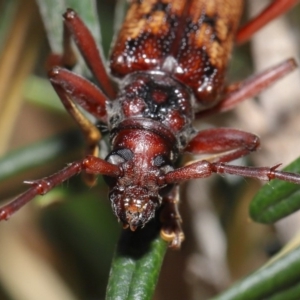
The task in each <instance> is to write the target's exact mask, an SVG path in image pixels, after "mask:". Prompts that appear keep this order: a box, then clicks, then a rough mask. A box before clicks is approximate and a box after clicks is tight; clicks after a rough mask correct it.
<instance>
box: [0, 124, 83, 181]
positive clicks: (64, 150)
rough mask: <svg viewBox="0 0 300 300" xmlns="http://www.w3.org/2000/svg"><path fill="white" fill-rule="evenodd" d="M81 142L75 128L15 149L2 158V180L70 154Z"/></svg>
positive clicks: (0, 173) (0, 179)
mask: <svg viewBox="0 0 300 300" xmlns="http://www.w3.org/2000/svg"><path fill="white" fill-rule="evenodd" d="M81 144H82V139H81V137H80V134H79V132H78V130H76V131H75V130H73V131H70V132H67V133H63V134H59V135H57V136H54V137H51V138H49V139H45V140H43V141H41V142H38V143H34V144H32V145H30V146H26V147H24V148H21V149H18V150H15V151H13V152H11V153H9V154H8V155H6V156H4V157H2V158H1V159H0V170H1V172H0V181H4V180H6V179H8V178H11V177H13V176H15V175H16V174H19V173H20V172H23V171H26V170H31V169H33V168H34V167H37V166H40V165H43V164H46V163H49V162H51V161H53V159H56V158H57V157H58V156H60V155H70V153H71V152H74V149H77V148H79V146H80V145H81Z"/></svg>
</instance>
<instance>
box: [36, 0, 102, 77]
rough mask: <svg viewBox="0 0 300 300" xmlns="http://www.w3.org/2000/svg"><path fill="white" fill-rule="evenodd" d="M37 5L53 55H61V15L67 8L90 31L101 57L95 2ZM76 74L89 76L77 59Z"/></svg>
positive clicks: (42, 1)
mask: <svg viewBox="0 0 300 300" xmlns="http://www.w3.org/2000/svg"><path fill="white" fill-rule="evenodd" d="M37 3H38V6H39V9H40V12H41V15H42V20H43V22H44V26H45V28H46V31H47V37H48V41H49V44H50V48H51V51H52V52H53V53H62V44H63V43H62V37H63V18H62V14H63V13H65V12H66V10H67V8H72V9H74V10H75V11H76V12H77V13H78V14H79V16H80V17H81V19H82V20H83V21H84V23H85V25H86V26H87V27H88V28H89V30H90V31H91V33H92V35H93V37H94V39H95V41H96V44H97V45H98V47H99V50H100V53H101V55H102V52H103V51H102V48H101V30H100V23H99V19H98V14H97V8H96V1H95V0H89V1H82V0H37ZM78 58H80V57H78ZM76 73H79V74H81V75H84V76H88V75H89V74H90V73H89V71H88V69H87V67H86V66H85V64H84V63H83V61H82V59H79V62H78V64H77V65H76Z"/></svg>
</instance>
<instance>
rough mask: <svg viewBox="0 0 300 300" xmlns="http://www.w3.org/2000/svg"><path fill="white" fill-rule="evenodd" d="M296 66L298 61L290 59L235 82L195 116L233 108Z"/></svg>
mask: <svg viewBox="0 0 300 300" xmlns="http://www.w3.org/2000/svg"><path fill="white" fill-rule="evenodd" d="M296 67H297V63H296V61H295V60H294V59H288V60H285V61H283V62H281V63H279V64H278V65H276V66H274V67H271V68H269V69H267V70H265V71H263V72H261V73H259V74H256V75H254V76H252V77H250V78H247V79H245V80H243V81H241V82H237V83H233V84H231V85H229V86H228V87H227V88H225V91H224V92H225V97H224V98H223V99H221V100H220V102H219V103H218V104H217V105H215V106H214V107H212V108H210V109H207V110H204V111H200V112H198V113H196V116H195V117H196V118H197V119H198V118H202V117H206V116H208V115H211V114H214V113H219V112H225V111H228V110H231V109H232V108H234V107H235V106H236V105H237V104H239V103H240V102H242V101H244V100H246V99H249V98H252V97H254V96H256V95H257V94H259V93H260V92H261V91H263V90H265V89H266V88H268V87H269V86H270V85H271V84H273V83H274V82H276V81H277V80H279V79H281V78H282V77H284V76H285V75H287V74H289V73H290V72H292V71H293V70H294V69H295V68H296Z"/></svg>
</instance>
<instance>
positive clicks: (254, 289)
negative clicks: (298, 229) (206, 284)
mask: <svg viewBox="0 0 300 300" xmlns="http://www.w3.org/2000/svg"><path fill="white" fill-rule="evenodd" d="M299 278H300V247H298V248H296V249H295V250H293V251H291V252H289V253H287V254H286V255H285V256H282V257H281V258H279V259H278V260H276V261H274V262H273V263H272V264H269V265H267V266H265V267H262V268H261V269H259V270H258V271H256V272H255V273H253V274H252V275H250V276H248V277H246V278H245V279H244V280H242V281H240V282H238V283H236V284H235V285H234V286H233V287H231V288H230V289H229V290H227V291H226V292H224V293H222V294H221V295H219V296H217V297H215V298H213V299H214V300H254V299H269V298H268V297H275V296H276V295H278V294H279V295H282V294H281V293H298V295H299V287H297V286H294V287H293V284H296V283H298V282H299ZM270 299H272V300H273V298H270ZM274 299H276V300H278V299H289V300H290V299H300V297H296V298H289V297H287V298H274Z"/></svg>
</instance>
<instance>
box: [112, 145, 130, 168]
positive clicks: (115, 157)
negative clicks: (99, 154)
mask: <svg viewBox="0 0 300 300" xmlns="http://www.w3.org/2000/svg"><path fill="white" fill-rule="evenodd" d="M132 158H133V152H132V151H131V150H129V149H119V150H115V151H112V152H111V153H110V154H109V155H108V157H107V158H106V160H107V161H108V162H110V163H112V164H113V165H119V164H122V163H124V162H126V161H129V160H131V159H132Z"/></svg>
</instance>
